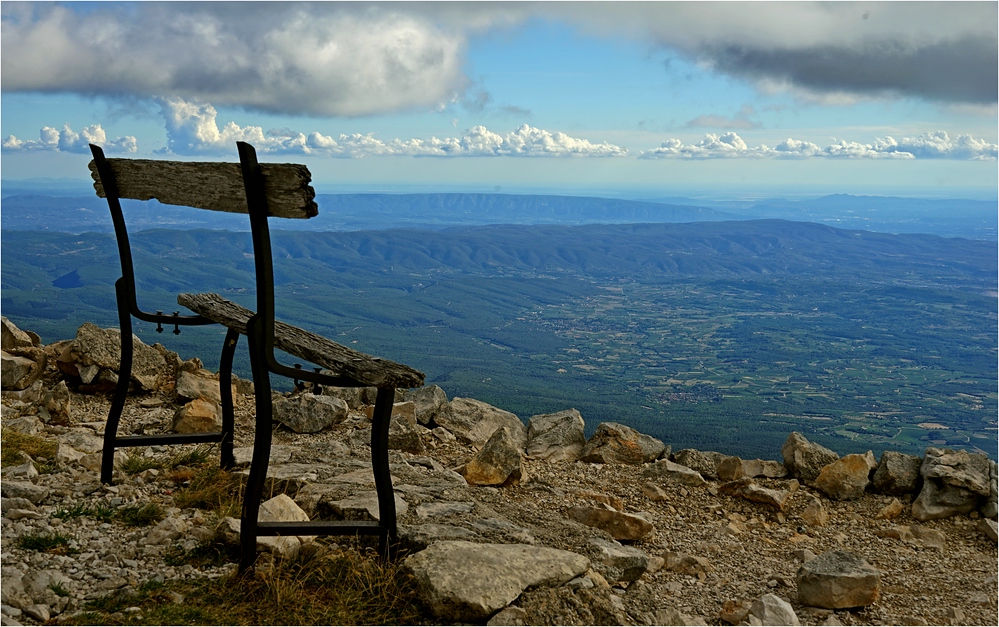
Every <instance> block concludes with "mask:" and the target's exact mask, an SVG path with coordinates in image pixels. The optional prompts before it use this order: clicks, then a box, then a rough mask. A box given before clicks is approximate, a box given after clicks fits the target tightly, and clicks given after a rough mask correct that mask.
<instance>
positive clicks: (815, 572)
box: [795, 549, 881, 610]
mask: <svg viewBox="0 0 999 627" xmlns="http://www.w3.org/2000/svg"><path fill="white" fill-rule="evenodd" d="M795 578H796V580H797V584H798V602H799V603H801V604H802V605H809V606H813V607H824V608H828V609H832V610H838V609H845V608H850V607H866V606H868V605H870V604H872V603H874V602H875V601H877V600H878V596H879V595H880V594H881V571H879V570H878V569H876V568H874V567H873V566H871V565H870V564H868V563H867V560H865V559H864V558H863V557H861V556H860V555H857V554H856V553H851V552H850V551H844V550H842V549H833V550H831V551H826V552H825V553H823V554H822V555H819V556H818V557H816V558H815V559H812V560H809V561H807V562H805V563H804V564H802V565H801V568H799V569H798V574H797V575H796V577H795Z"/></svg>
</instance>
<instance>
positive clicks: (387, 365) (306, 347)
mask: <svg viewBox="0 0 999 627" xmlns="http://www.w3.org/2000/svg"><path fill="white" fill-rule="evenodd" d="M177 302H178V303H179V304H181V305H183V306H184V307H187V308H188V309H190V310H191V311H193V312H195V313H197V314H199V315H201V316H204V317H205V318H208V319H210V320H214V321H215V322H218V323H219V324H222V325H224V326H226V327H228V328H230V329H235V330H236V331H239V332H240V333H242V334H243V335H246V323H247V322H249V320H250V317H251V316H252V315H253V312H252V311H250V310H249V309H247V308H246V307H242V306H240V305H237V304H236V303H234V302H232V301H230V300H226V299H225V298H222V297H221V296H219V295H218V294H210V293H209V294H180V295H178V296H177ZM274 346H275V347H277V348H279V349H281V350H283V351H285V352H286V353H290V354H292V355H294V356H296V357H301V358H302V359H304V360H306V361H309V362H311V363H314V364H319V365H320V366H323V367H324V368H328V369H330V370H332V371H333V372H334V373H336V374H338V375H344V376H347V377H350V378H351V379H355V380H357V381H358V382H360V383H363V384H364V385H368V386H372V387H396V388H415V387H420V386H421V385H423V378H424V376H423V373H422V372H420V371H418V370H414V369H413V368H410V367H409V366H404V365H403V364H398V363H395V362H394V361H389V360H387V359H381V358H379V357H372V356H370V355H366V354H364V353H361V352H359V351H356V350H354V349H352V348H347V347H346V346H343V345H341V344H337V343H336V342H333V341H330V340H328V339H326V338H324V337H322V336H319V335H316V334H315V333H310V332H308V331H305V330H304V329H299V328H298V327H293V326H291V325H289V324H285V323H283V322H280V321H277V320H276V321H275V322H274Z"/></svg>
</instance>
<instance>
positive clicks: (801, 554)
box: [792, 549, 815, 562]
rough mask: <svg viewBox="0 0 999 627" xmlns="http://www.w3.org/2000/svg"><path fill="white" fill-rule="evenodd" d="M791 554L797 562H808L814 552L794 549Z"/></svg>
mask: <svg viewBox="0 0 999 627" xmlns="http://www.w3.org/2000/svg"><path fill="white" fill-rule="evenodd" d="M792 555H794V558H795V559H796V560H798V561H799V562H808V561H811V560H813V559H815V553H812V552H811V551H810V550H809V549H795V550H794V551H793V552H792Z"/></svg>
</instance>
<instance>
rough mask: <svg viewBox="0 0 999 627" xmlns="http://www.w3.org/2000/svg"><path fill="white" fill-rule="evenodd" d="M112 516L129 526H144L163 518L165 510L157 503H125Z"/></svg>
mask: <svg viewBox="0 0 999 627" xmlns="http://www.w3.org/2000/svg"><path fill="white" fill-rule="evenodd" d="M114 517H115V518H116V519H118V520H120V521H121V522H122V523H123V524H125V525H128V526H129V527H145V526H147V525H152V524H154V523H158V522H159V521H161V520H163V519H164V518H165V517H166V511H165V510H164V509H163V507H162V506H161V505H160V504H159V503H146V504H144V505H126V506H124V507H119V508H118V510H117V511H116V512H115V516H114Z"/></svg>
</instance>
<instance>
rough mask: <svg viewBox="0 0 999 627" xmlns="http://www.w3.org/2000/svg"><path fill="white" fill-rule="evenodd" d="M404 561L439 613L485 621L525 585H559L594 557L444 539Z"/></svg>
mask: <svg viewBox="0 0 999 627" xmlns="http://www.w3.org/2000/svg"><path fill="white" fill-rule="evenodd" d="M404 565H405V568H406V569H407V570H408V571H409V572H410V573H412V574H413V576H414V577H415V579H416V584H417V589H418V591H419V596H420V598H421V599H422V600H423V601H424V602H425V603H426V604H427V605H428V606H429V607H430V610H431V611H432V612H433V614H434V615H435V616H436V617H437V618H439V619H442V620H445V621H469V622H472V621H474V622H484V621H485V620H486V619H487V618H489V617H490V616H492V615H493V614H494V613H496V612H497V611H499V610H501V609H503V608H504V607H506V606H507V605H509V604H510V603H511V602H512V601H513V600H515V599H516V598H517V597H519V596H520V595H521V593H522V592H523V591H524V590H526V589H527V588H530V587H533V586H543V585H560V584H563V583H565V582H567V581H569V580H570V579H572V578H574V577H577V576H579V575H581V574H583V573H584V572H586V570H587V569H588V568H589V567H590V560H589V559H587V558H586V557H584V556H582V555H579V554H577V553H572V552H569V551H561V550H558V549H550V548H547V547H537V546H530V545H524V544H475V543H473V542H464V541H444V542H438V543H436V544H433V545H431V546H430V548H428V549H426V550H424V551H420V552H419V553H416V554H415V555H411V556H409V557H407V558H406V560H405V562H404Z"/></svg>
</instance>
